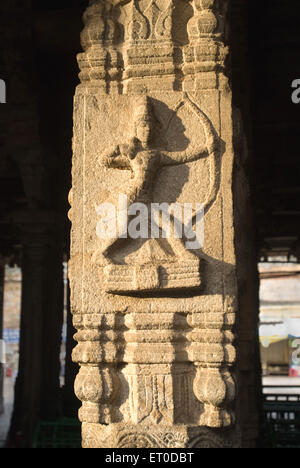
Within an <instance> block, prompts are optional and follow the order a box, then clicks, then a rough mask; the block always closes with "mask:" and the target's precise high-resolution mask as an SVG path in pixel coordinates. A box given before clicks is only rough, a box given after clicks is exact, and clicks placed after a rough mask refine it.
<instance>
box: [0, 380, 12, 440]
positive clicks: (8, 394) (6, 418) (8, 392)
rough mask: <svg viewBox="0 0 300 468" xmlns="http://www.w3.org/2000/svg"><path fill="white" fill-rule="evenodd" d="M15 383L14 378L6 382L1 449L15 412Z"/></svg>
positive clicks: (0, 426)
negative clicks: (13, 411)
mask: <svg viewBox="0 0 300 468" xmlns="http://www.w3.org/2000/svg"><path fill="white" fill-rule="evenodd" d="M13 395H14V381H13V379H12V378H7V379H5V382H4V411H5V412H4V414H3V415H1V416H0V447H3V445H4V443H5V440H6V435H7V432H8V429H9V424H10V418H11V414H12V410H13V399H14V398H13Z"/></svg>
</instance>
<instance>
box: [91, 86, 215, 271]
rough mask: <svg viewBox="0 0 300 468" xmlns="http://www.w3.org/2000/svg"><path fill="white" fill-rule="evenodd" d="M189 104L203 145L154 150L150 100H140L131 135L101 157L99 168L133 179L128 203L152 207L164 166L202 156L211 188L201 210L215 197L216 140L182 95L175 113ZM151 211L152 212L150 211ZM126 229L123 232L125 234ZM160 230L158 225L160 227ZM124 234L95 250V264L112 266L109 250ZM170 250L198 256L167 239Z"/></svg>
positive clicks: (178, 241) (208, 124)
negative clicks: (207, 164) (127, 174)
mask: <svg viewBox="0 0 300 468" xmlns="http://www.w3.org/2000/svg"><path fill="white" fill-rule="evenodd" d="M185 103H188V104H189V105H190V107H191V108H192V110H193V112H194V113H195V114H196V115H197V116H198V118H199V122H200V124H201V125H202V127H203V129H204V134H205V143H204V144H203V145H202V146H201V147H198V148H188V149H186V150H185V151H182V152H169V151H166V150H165V149H163V148H160V147H155V145H154V142H153V133H154V127H155V116H154V112H153V107H152V104H151V101H150V99H149V98H148V97H143V98H142V99H141V101H140V102H139V103H138V105H137V107H136V110H135V116H134V135H133V136H132V137H130V138H129V141H127V142H126V143H124V144H120V145H117V146H116V147H115V148H114V149H112V150H109V151H108V152H106V153H105V154H104V155H102V156H101V157H100V163H101V165H104V166H105V167H107V168H114V169H118V170H129V171H131V173H132V177H131V180H130V183H129V186H128V187H127V189H124V191H123V193H124V194H126V195H127V199H128V204H129V205H132V204H134V203H143V204H145V205H146V206H147V207H149V208H150V207H151V203H153V187H154V182H155V179H156V176H157V174H158V171H159V170H160V169H161V168H162V167H164V166H175V165H181V164H185V163H190V162H193V161H197V160H199V159H201V158H204V157H210V159H211V165H210V169H211V170H210V172H211V187H210V191H209V195H208V197H207V200H206V201H205V203H204V207H205V208H207V207H208V206H209V205H210V203H211V202H212V200H213V199H214V197H215V195H216V191H217V188H216V170H215V156H216V154H217V152H218V138H217V136H216V135H215V132H214V129H213V126H212V124H211V122H210V121H209V119H208V118H207V116H206V115H205V114H204V113H203V112H202V111H201V110H200V109H199V108H198V107H197V106H196V105H195V104H194V103H193V102H192V101H191V100H190V98H189V97H188V96H187V95H185V97H184V100H182V101H181V103H180V104H179V105H178V107H177V110H178V109H179V108H180V107H181V106H183V105H184V104H185ZM150 212H151V211H150ZM127 228H128V226H127V227H126V232H127ZM159 228H160V229H162V227H161V226H159ZM124 234H126V233H124V232H121V233H119V236H118V237H116V238H113V239H109V242H108V245H107V246H106V248H105V250H103V251H101V253H100V252H99V251H98V252H96V254H95V255H94V262H95V263H97V264H102V265H107V264H112V263H114V262H113V261H112V259H111V251H112V249H114V248H115V246H116V244H117V243H118V242H119V241H120V242H121V241H123V242H124V237H126V235H125V236H124ZM168 242H169V243H170V245H171V247H172V249H173V250H174V251H175V253H176V254H177V255H180V256H182V255H183V256H184V258H185V259H186V260H195V259H197V256H196V254H195V253H192V252H191V251H187V250H186V248H185V246H184V244H183V242H182V240H181V239H178V238H175V237H174V238H172V239H170V240H169V239H168Z"/></svg>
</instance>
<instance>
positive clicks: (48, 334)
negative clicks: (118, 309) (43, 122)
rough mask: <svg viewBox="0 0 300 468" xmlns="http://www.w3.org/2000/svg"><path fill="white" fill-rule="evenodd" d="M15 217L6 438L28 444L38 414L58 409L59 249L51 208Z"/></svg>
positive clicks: (55, 414)
mask: <svg viewBox="0 0 300 468" xmlns="http://www.w3.org/2000/svg"><path fill="white" fill-rule="evenodd" d="M15 223H16V225H17V227H18V233H19V236H20V239H21V242H22V304H21V339H20V360H19V373H18V377H17V381H16V389H15V405H14V412H13V418H12V425H11V430H10V440H11V441H12V442H13V441H14V439H15V437H16V434H18V433H19V434H20V436H18V439H19V440H20V439H21V440H22V444H23V445H24V447H30V445H31V443H32V439H33V435H34V430H35V425H36V423H37V421H38V419H47V418H48V419H56V418H57V417H58V416H59V415H60V414H61V402H60V382H59V373H60V362H59V356H60V344H61V331H62V321H63V274H62V252H61V247H60V244H59V242H58V240H57V238H56V236H57V233H56V229H55V227H56V226H57V220H56V219H55V218H54V216H53V214H52V213H46V212H39V211H33V212H30V211H28V212H26V213H20V214H18V215H17V216H16V217H15Z"/></svg>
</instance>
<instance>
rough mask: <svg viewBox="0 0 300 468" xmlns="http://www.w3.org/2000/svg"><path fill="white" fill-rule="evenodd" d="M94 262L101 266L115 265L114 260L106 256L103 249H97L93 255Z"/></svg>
mask: <svg viewBox="0 0 300 468" xmlns="http://www.w3.org/2000/svg"><path fill="white" fill-rule="evenodd" d="M92 263H93V264H94V265H98V266H101V267H106V266H108V265H113V262H112V261H111V260H109V259H108V258H107V257H105V255H104V253H103V252H102V251H101V250H97V251H96V252H95V253H94V254H93V256H92Z"/></svg>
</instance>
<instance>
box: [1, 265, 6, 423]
mask: <svg viewBox="0 0 300 468" xmlns="http://www.w3.org/2000/svg"><path fill="white" fill-rule="evenodd" d="M4 277H5V265H4V262H3V260H2V258H1V256H0V340H2V339H3V319H4V317H3V302H4V301H3V300H4ZM0 346H2V345H1V342H0ZM1 352H2V350H1V349H0V414H3V412H4V394H3V390H4V370H5V367H4V364H3V363H2V362H1Z"/></svg>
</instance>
